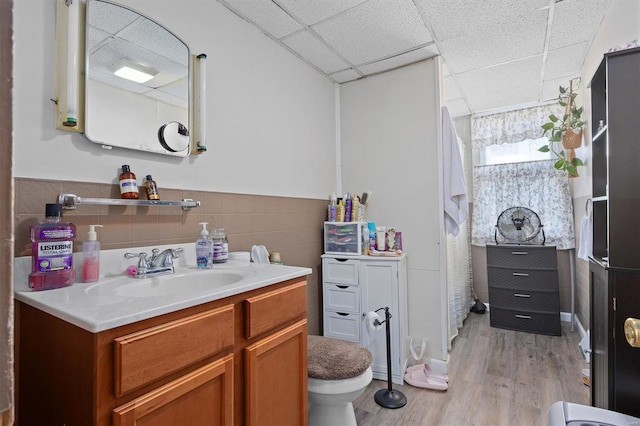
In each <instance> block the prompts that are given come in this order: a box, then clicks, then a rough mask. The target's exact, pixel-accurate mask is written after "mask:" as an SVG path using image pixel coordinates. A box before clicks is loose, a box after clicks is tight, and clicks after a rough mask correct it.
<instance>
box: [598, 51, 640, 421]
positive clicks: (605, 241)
mask: <svg viewBox="0 0 640 426" xmlns="http://www.w3.org/2000/svg"><path fill="white" fill-rule="evenodd" d="M590 87H591V130H592V135H593V137H592V142H591V156H592V197H593V198H592V201H593V256H592V257H591V258H590V261H589V281H590V284H589V287H590V309H591V311H590V324H589V325H590V330H591V366H590V368H591V403H592V405H594V406H596V407H601V408H608V409H611V410H615V411H619V412H622V413H625V414H630V415H633V416H640V403H639V402H640V348H634V347H632V346H630V345H629V343H627V340H626V338H625V332H624V323H625V321H626V319H627V318H640V227H638V226H635V225H634V224H633V222H634V221H635V218H636V217H638V214H639V212H640V190H638V182H640V167H639V166H638V160H639V159H640V119H639V117H640V48H635V49H628V50H623V51H618V52H612V53H607V54H605V55H604V58H603V60H602V62H601V63H600V66H599V67H598V69H597V71H596V73H595V75H594V77H593V79H592V80H591V84H590ZM601 122H602V126H600V123H601Z"/></svg>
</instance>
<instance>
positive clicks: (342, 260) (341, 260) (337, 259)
mask: <svg viewBox="0 0 640 426" xmlns="http://www.w3.org/2000/svg"><path fill="white" fill-rule="evenodd" d="M335 260H336V261H338V262H346V261H348V260H349V259H342V258H340V259H339V258H337V257H336V258H335Z"/></svg>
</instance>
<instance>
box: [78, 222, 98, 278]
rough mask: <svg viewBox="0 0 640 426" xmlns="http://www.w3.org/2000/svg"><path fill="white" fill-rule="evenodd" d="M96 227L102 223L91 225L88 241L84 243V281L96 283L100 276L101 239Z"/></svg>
mask: <svg viewBox="0 0 640 426" xmlns="http://www.w3.org/2000/svg"><path fill="white" fill-rule="evenodd" d="M96 227H100V228H102V225H89V232H88V233H87V241H85V242H84V243H82V282H83V283H95V282H96V281H98V278H99V277H100V241H98V234H97V233H96Z"/></svg>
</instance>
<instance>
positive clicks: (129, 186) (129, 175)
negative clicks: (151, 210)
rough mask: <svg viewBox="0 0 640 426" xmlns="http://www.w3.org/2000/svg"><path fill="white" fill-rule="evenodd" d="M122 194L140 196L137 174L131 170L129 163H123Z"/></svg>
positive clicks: (125, 196) (128, 196)
mask: <svg viewBox="0 0 640 426" xmlns="http://www.w3.org/2000/svg"><path fill="white" fill-rule="evenodd" d="M119 180H120V196H121V197H122V198H129V199H137V198H138V182H137V181H136V175H135V174H134V173H133V172H132V171H131V168H130V167H129V165H128V164H123V165H122V173H120V179H119Z"/></svg>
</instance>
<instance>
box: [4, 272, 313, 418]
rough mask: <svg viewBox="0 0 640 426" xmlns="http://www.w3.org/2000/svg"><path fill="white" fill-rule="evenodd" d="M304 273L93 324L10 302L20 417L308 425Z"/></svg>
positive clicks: (17, 302)
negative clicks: (115, 323)
mask: <svg viewBox="0 0 640 426" xmlns="http://www.w3.org/2000/svg"><path fill="white" fill-rule="evenodd" d="M306 306H307V305H306V280H305V279H294V280H289V281H285V282H282V283H277V284H273V285H270V286H267V287H264V288H261V289H257V290H252V291H249V292H246V293H242V294H238V295H235V296H230V297H227V298H224V299H221V300H217V301H213V302H209V303H205V304H202V305H198V306H193V307H191V308H187V309H183V310H180V311H177V312H172V313H168V314H165V315H162V316H159V317H154V318H150V319H147V320H143V321H139V322H137V323H133V324H128V325H124V326H120V327H116V328H113V329H109V330H105V331H101V332H98V333H91V332H89V331H86V330H84V329H81V328H79V327H77V326H74V325H72V324H70V323H68V322H66V321H64V320H61V319H59V318H57V317H54V316H52V315H50V314H47V313H45V312H43V311H41V310H39V309H37V308H34V307H32V306H30V305H27V304H25V303H22V302H19V301H16V334H17V335H16V340H17V343H18V344H17V345H16V359H17V362H16V369H17V371H18V374H17V386H16V394H17V398H16V399H17V401H16V405H17V418H16V424H17V425H31V424H56V425H62V424H64V425H67V426H70V425H90V424H93V425H109V424H113V425H134V424H136V425H146V424H153V425H157V424H189V425H196V424H207V425H233V424H235V425H242V424H264V422H265V419H269V421H271V422H276V423H277V424H279V425H287V424H291V425H306V422H307V393H306V389H307V352H306V343H307V337H306V336H307V323H306Z"/></svg>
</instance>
